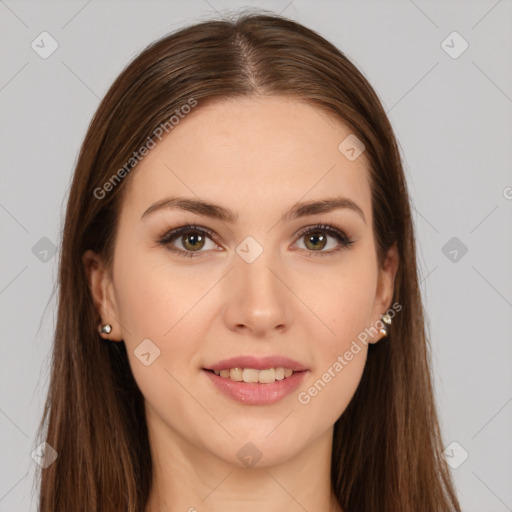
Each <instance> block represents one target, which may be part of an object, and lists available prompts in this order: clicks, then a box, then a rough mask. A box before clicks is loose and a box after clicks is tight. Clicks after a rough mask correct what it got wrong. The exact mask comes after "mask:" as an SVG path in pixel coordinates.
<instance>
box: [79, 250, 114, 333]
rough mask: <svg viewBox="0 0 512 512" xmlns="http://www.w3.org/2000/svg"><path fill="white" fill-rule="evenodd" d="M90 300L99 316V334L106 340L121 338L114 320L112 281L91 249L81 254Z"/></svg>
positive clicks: (98, 257) (100, 260) (99, 258)
mask: <svg viewBox="0 0 512 512" xmlns="http://www.w3.org/2000/svg"><path fill="white" fill-rule="evenodd" d="M82 263H83V265H84V270H85V274H86V276H87V281H88V283H89V290H90V292H91V297H92V301H93V303H94V305H95V307H96V310H97V312H98V314H99V317H100V323H99V324H98V325H97V326H96V327H97V330H98V333H99V335H100V336H101V337H102V338H103V339H106V340H111V341H116V340H121V339H122V336H121V332H120V326H119V324H118V322H117V321H116V318H117V308H116V303H115V297H114V295H113V282H112V278H111V276H110V272H109V271H108V269H107V268H105V266H104V264H103V261H102V259H101V257H100V256H99V255H98V254H96V253H95V252H94V251H92V250H87V251H86V252H85V253H84V254H83V256H82Z"/></svg>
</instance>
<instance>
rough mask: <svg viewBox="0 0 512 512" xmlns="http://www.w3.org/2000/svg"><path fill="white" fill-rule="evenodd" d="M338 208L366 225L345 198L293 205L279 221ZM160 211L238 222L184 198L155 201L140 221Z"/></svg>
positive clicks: (206, 204)
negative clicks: (182, 212) (175, 211)
mask: <svg viewBox="0 0 512 512" xmlns="http://www.w3.org/2000/svg"><path fill="white" fill-rule="evenodd" d="M340 208H346V209H348V210H352V211H354V212H356V213H357V214H358V215H359V216H360V217H361V218H362V219H363V221H364V223H365V224H366V219H365V216H364V213H363V210H362V209H361V208H360V207H359V206H358V205H357V204H356V203H355V202H354V201H352V200H351V199H349V198H347V197H334V198H331V199H322V200H315V201H307V202H302V203H295V204H294V205H293V206H292V207H291V208H290V209H289V210H288V211H286V212H285V213H283V215H282V216H281V221H285V222H286V221H290V220H294V219H298V218H300V217H305V216H307V215H315V214H319V213H326V212H330V211H333V210H337V209H340ZM161 209H179V210H185V211H189V212H192V213H196V214H198V215H204V216H206V217H211V218H213V219H217V220H220V221H224V222H229V223H235V222H236V221H237V220H238V213H237V212H234V211H232V210H229V209H227V208H224V207H223V206H220V205H216V204H213V203H209V202H208V201H203V200H200V199H191V198H186V197H168V198H166V199H162V200H160V201H157V202H156V203H154V204H152V205H151V206H150V207H149V208H148V209H147V210H145V211H144V213H143V214H142V216H141V220H142V219H143V218H144V217H146V216H147V215H150V214H151V213H154V212H156V211H158V210H161Z"/></svg>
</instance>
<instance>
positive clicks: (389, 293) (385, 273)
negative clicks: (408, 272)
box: [369, 242, 400, 343]
mask: <svg viewBox="0 0 512 512" xmlns="http://www.w3.org/2000/svg"><path fill="white" fill-rule="evenodd" d="M399 260H400V257H399V255H398V246H397V243H396V242H394V243H393V245H392V246H391V247H390V248H389V249H388V251H387V253H386V257H385V258H384V263H383V265H382V268H381V269H380V271H379V278H378V283H377V291H376V293H375V301H374V303H373V311H372V318H371V324H370V325H371V326H375V324H376V322H377V321H378V320H380V317H381V315H383V314H384V313H386V311H388V309H389V308H390V307H391V301H392V300H393V292H394V289H395V277H396V273H397V271H398V264H399V262H400V261H399ZM379 339H380V338H377V339H375V338H374V337H372V338H370V340H369V343H377V341H379Z"/></svg>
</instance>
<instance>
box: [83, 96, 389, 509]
mask: <svg viewBox="0 0 512 512" xmlns="http://www.w3.org/2000/svg"><path fill="white" fill-rule="evenodd" d="M350 133H351V131H350V129H348V128H347V127H346V126H345V125H343V124H342V123H341V122H340V121H339V120H337V119H335V118H334V117H330V116H327V115H326V114H325V113H324V112H321V111H319V110H318V109H316V108H314V107H312V106H310V105H307V104H306V103H303V102H300V101H298V100H297V99H292V98H290V97H286V96H274V97H266V98H261V97H258V98H257V97H251V98H245V99H243V100H241V99H237V100H229V101H226V100H221V101H217V102H215V103H213V104H210V105H208V106H203V107H201V105H199V106H198V107H197V108H196V109H194V110H193V111H192V112H191V113H190V114H188V115H187V117H186V118H185V119H183V120H182V121H180V123H179V125H177V126H176V127H175V128H174V130H173V131H172V132H171V133H170V134H169V135H168V136H167V137H166V138H164V139H163V140H162V141H161V142H160V143H159V144H158V145H157V147H156V148H154V149H152V150H151V151H150V153H149V154H148V155H147V156H146V157H145V158H144V159H143V160H142V162H141V163H139V164H138V166H137V167H136V169H135V170H134V171H132V172H133V174H132V175H131V176H130V183H129V184H127V189H126V190H125V192H126V196H125V197H124V200H123V203H122V207H121V212H120V218H119V230H118V234H117V238H116V244H115V252H114V261H113V268H111V269H106V268H105V267H104V266H103V264H102V261H101V258H100V257H99V256H98V255H97V254H95V253H93V252H92V251H87V252H86V253H85V254H84V256H83V263H84V265H85V268H86V270H87V273H88V276H89V280H90V285H91V292H92V294H93V298H94V301H95V304H96V305H97V308H98V311H99V312H100V315H101V319H102V323H110V324H111V325H112V327H113V329H112V332H111V333H110V334H108V335H107V334H103V335H102V336H103V337H105V338H109V339H111V340H115V341H120V340H124V342H125V344H126V347H127V351H128V356H129V361H130V365H131V368H132V371H133V374H134V377H135V379H136V381H137V384H138V385H139V387H140V389H141V392H142V393H143V395H144V397H145V404H146V420H147V423H148V428H149V438H150V445H151V454H152V458H153V464H154V485H153V488H152V491H151V495H150V499H149V503H148V506H147V508H146V511H145V512H156V511H159V510H166V511H171V512H174V511H187V510H188V511H194V510H197V511H200V512H202V511H213V510H223V511H225V512H231V511H237V512H240V511H243V512H249V511H254V512H256V511H257V512H260V511H262V510H265V511H276V512H277V511H279V512H281V511H282V510H287V511H301V512H303V511H304V510H322V511H327V510H333V511H334V510H341V509H340V508H339V507H338V505H337V504H336V501H335V500H334V497H333V495H332V492H331V489H330V461H331V451H332V435H333V426H334V423H335V421H336V420H337V419H338V418H339V417H340V416H341V414H342V413H343V412H344V411H345V409H346V407H347V405H348V404H349V402H350V400H351V399H352V397H353V395H354V393H355V391H356V388H357V386H358V384H359V382H360V379H361V376H362V372H363V369H364V365H365V362H366V356H367V350H368V347H367V345H365V344H362V343H360V346H361V347H362V349H361V351H360V352H358V354H357V355H355V356H354V358H353V359H352V360H351V361H350V362H349V363H348V364H347V365H346V366H345V367H344V368H343V370H342V371H341V372H339V373H337V374H336V376H335V377H334V378H332V380H331V382H329V383H328V384H327V385H326V386H325V387H324V388H323V389H322V390H321V392H319V393H318V394H317V396H315V397H313V398H311V401H310V402H309V403H308V404H307V405H305V404H301V403H300V402H299V401H298V399H297V395H298V393H299V392H300V391H303V390H307V389H308V388H309V387H310V386H312V384H313V383H314V382H315V381H317V379H319V378H320V377H321V376H322V374H323V373H325V372H326V371H327V369H328V368H329V367H332V366H333V363H334V362H335V361H336V360H337V357H338V356H339V355H343V354H344V353H345V352H346V351H347V350H348V349H349V348H350V346H351V344H352V342H353V341H354V340H355V339H356V338H357V335H358V334H359V333H361V332H362V331H364V329H365V328H368V327H370V326H374V325H375V324H376V322H377V321H378V320H379V319H380V315H381V314H383V313H385V312H386V311H387V310H388V309H389V308H390V306H391V301H392V296H393V284H394V280H395V275H396V270H397V267H398V253H397V250H396V246H393V247H392V248H391V249H390V250H389V252H388V254H387V259H386V262H385V265H384V268H382V269H379V268H378V265H377V256H376V248H375V240H374V236H373V232H372V210H371V195H370V186H369V181H368V169H367V160H366V158H365V155H364V153H363V154H362V155H361V156H360V157H359V158H357V159H356V160H354V161H349V160H348V159H347V158H345V156H344V155H342V154H341V152H340V151H339V150H338V146H339V144H340V142H341V141H342V140H343V139H344V138H345V137H347V136H348V135H349V134H350ZM329 170H330V171H329ZM171 195H180V196H186V197H189V198H194V199H197V198H201V199H203V200H207V201H209V202H212V203H215V204H218V205H221V206H223V207H225V208H229V209H231V210H234V211H235V212H238V214H239V218H238V220H237V222H236V223H234V224H230V223H227V222H223V221H219V220H215V219H211V218H208V217H205V216H203V215H198V214H196V213H192V212H186V211H180V210H176V209H174V210H172V209H163V210H160V211H157V212H155V213H153V214H151V215H148V216H146V217H144V218H143V219H142V220H141V215H142V213H143V212H144V211H145V210H146V209H147V208H148V207H149V206H150V205H152V204H153V203H155V202H157V201H159V200H161V199H164V198H166V197H169V196H171ZM333 195H343V196H345V197H348V198H350V199H351V200H353V201H354V202H355V203H357V205H359V207H360V208H361V209H362V211H363V213H364V217H365V220H366V222H365V221H364V220H363V219H362V218H361V217H360V216H359V215H358V214H357V213H356V212H354V211H352V210H350V209H344V208H343V209H337V210H333V211H331V212H327V213H320V214H315V215H310V216H307V217H303V218H298V219H295V220H290V221H286V222H280V221H279V219H280V217H281V215H282V213H283V212H285V211H286V210H288V209H289V208H290V207H291V206H292V205H293V204H294V203H296V202H298V201H309V200H314V199H323V198H329V197H332V196H333ZM187 222H188V223H190V224H194V223H195V224H197V225H199V226H202V227H206V228H210V229H211V230H213V232H214V233H215V234H216V240H215V241H214V240H211V239H210V238H208V237H206V239H205V242H204V245H201V244H198V243H197V241H196V242H195V245H193V244H192V245H190V243H189V244H188V245H187V237H186V235H185V237H184V236H183V235H180V236H178V237H177V238H175V239H174V241H173V242H172V246H173V247H175V248H176V249H177V250H179V249H181V250H182V251H187V250H188V252H194V251H193V248H194V247H199V251H200V252H201V254H200V255H199V256H197V257H194V258H192V259H190V258H185V257H181V256H179V255H177V254H174V253H172V252H170V250H169V249H168V248H166V247H164V246H162V245H159V244H158V243H157V240H158V239H159V238H160V237H161V236H163V235H164V234H165V233H166V232H168V231H169V230H170V229H171V228H175V227H179V226H182V225H184V224H186V223H187ZM318 223H323V224H329V225H332V226H334V227H337V228H339V229H340V230H341V231H343V232H344V233H345V234H346V235H347V236H348V237H349V239H351V240H354V243H353V245H352V246H351V247H349V248H343V247H342V248H341V250H340V251H337V252H331V253H330V254H327V252H329V251H330V250H331V249H332V248H334V247H336V246H338V245H339V242H337V240H336V239H335V238H334V237H332V235H330V234H329V233H326V234H327V235H328V238H327V245H325V246H323V244H322V243H319V242H316V245H311V244H309V245H306V243H307V242H308V240H309V239H310V236H304V235H303V236H301V237H299V238H298V237H297V236H296V234H297V233H298V231H299V230H300V229H302V228H305V227H308V226H314V225H315V224H318ZM323 233H324V236H325V232H323ZM247 236H251V237H253V238H254V239H255V240H257V242H258V243H259V244H260V246H261V247H262V248H263V253H262V254H261V255H260V256H259V257H258V258H257V259H256V260H255V261H254V262H252V263H247V262H246V261H245V260H244V259H242V258H241V257H240V256H239V255H238V254H237V253H236V248H237V246H238V245H239V244H240V243H241V242H242V241H243V240H244V239H245V238H246V237H247ZM184 244H185V245H184ZM169 245H171V243H170V244H169ZM191 247H192V248H191ZM215 249H217V250H215ZM318 252H324V253H325V254H324V255H323V256H321V255H318ZM311 253H314V254H313V255H312V256H311ZM194 254H198V253H197V252H195V253H194ZM308 256H311V257H308ZM228 271H229V272H228ZM381 337H382V335H381V334H380V333H377V335H375V336H374V337H373V338H371V339H370V343H376V342H378V341H379V339H380V338H381ZM146 338H149V339H150V340H151V341H152V342H153V343H154V344H155V345H156V346H157V347H158V348H159V349H160V356H159V357H158V358H156V359H155V360H154V362H153V363H152V364H150V365H149V366H145V365H143V364H142V363H141V362H140V360H139V359H138V358H137V357H136V356H135V355H134V350H135V349H136V347H137V346H138V345H139V344H140V343H141V341H142V340H144V339H146ZM385 342H386V341H383V343H385ZM247 354H252V355H256V356H263V355H275V354H277V355H285V356H288V357H291V358H292V359H295V360H296V361H299V362H301V363H303V364H304V365H305V366H307V367H308V368H309V370H310V371H309V373H308V374H307V375H306V378H305V380H304V383H303V384H302V385H301V386H300V388H299V389H298V390H297V391H296V392H293V393H292V394H291V395H288V396H287V397H285V398H284V399H282V400H280V401H279V402H277V403H275V404H272V405H265V406H256V405H247V404H242V403H239V402H235V401H234V400H232V399H230V398H228V397H226V396H224V395H223V394H221V393H220V392H219V391H218V390H217V389H216V388H215V387H214V386H213V385H212V384H211V382H210V380H209V379H208V378H207V376H206V375H205V374H204V373H203V371H202V368H204V367H208V365H211V364H213V363H215V362H218V361H220V360H222V359H225V358H228V357H233V356H236V355H247ZM247 442H251V443H253V444H254V445H255V446H256V447H257V449H258V450H259V452H260V453H261V455H262V456H261V459H260V460H259V461H258V462H257V464H256V465H255V466H254V467H246V466H245V465H244V464H243V463H242V461H241V460H239V459H238V457H237V452H238V451H239V450H240V449H241V448H242V447H243V446H244V445H245V444H246V443H247ZM192 507H193V508H192Z"/></svg>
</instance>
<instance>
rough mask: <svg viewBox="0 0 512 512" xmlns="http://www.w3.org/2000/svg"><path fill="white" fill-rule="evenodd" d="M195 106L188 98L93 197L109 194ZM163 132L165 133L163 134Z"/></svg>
mask: <svg viewBox="0 0 512 512" xmlns="http://www.w3.org/2000/svg"><path fill="white" fill-rule="evenodd" d="M196 105H197V100H195V99H194V98H190V99H189V100H188V101H187V103H186V104H184V105H182V106H181V107H180V108H179V109H176V110H175V111H174V114H173V115H172V116H171V117H169V119H168V120H167V121H165V123H161V124H159V125H158V126H157V127H156V128H155V129H154V130H153V134H152V136H149V137H148V138H147V140H146V142H145V143H144V144H143V145H142V146H141V147H140V148H139V149H138V150H137V151H134V152H133V154H132V156H131V157H130V158H129V159H128V160H127V161H126V162H125V164H124V165H123V166H122V167H121V168H120V169H118V170H117V172H116V173H115V174H113V175H112V176H111V177H110V179H108V180H107V181H106V182H105V183H103V185H102V186H101V187H96V188H95V189H94V193H93V194H94V197H95V198H96V199H103V198H104V197H105V196H106V195H107V192H111V191H112V190H113V189H114V188H115V186H116V185H118V184H119V183H120V182H121V180H122V179H123V178H124V177H125V176H126V175H127V174H128V173H129V172H130V171H131V170H132V169H133V168H134V167H135V166H136V165H137V164H138V163H139V162H140V161H141V160H142V159H143V158H144V157H145V156H147V155H148V154H149V152H150V151H151V150H152V149H153V148H155V147H156V144H157V143H156V142H155V140H154V139H155V138H158V140H160V141H161V140H162V137H163V136H164V135H167V134H168V133H170V132H171V130H173V129H174V128H175V127H176V126H177V125H178V124H179V122H180V120H181V119H184V118H185V116H186V115H187V114H189V113H190V111H191V110H192V108H194V107H195V106H196ZM164 132H165V133H164Z"/></svg>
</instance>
